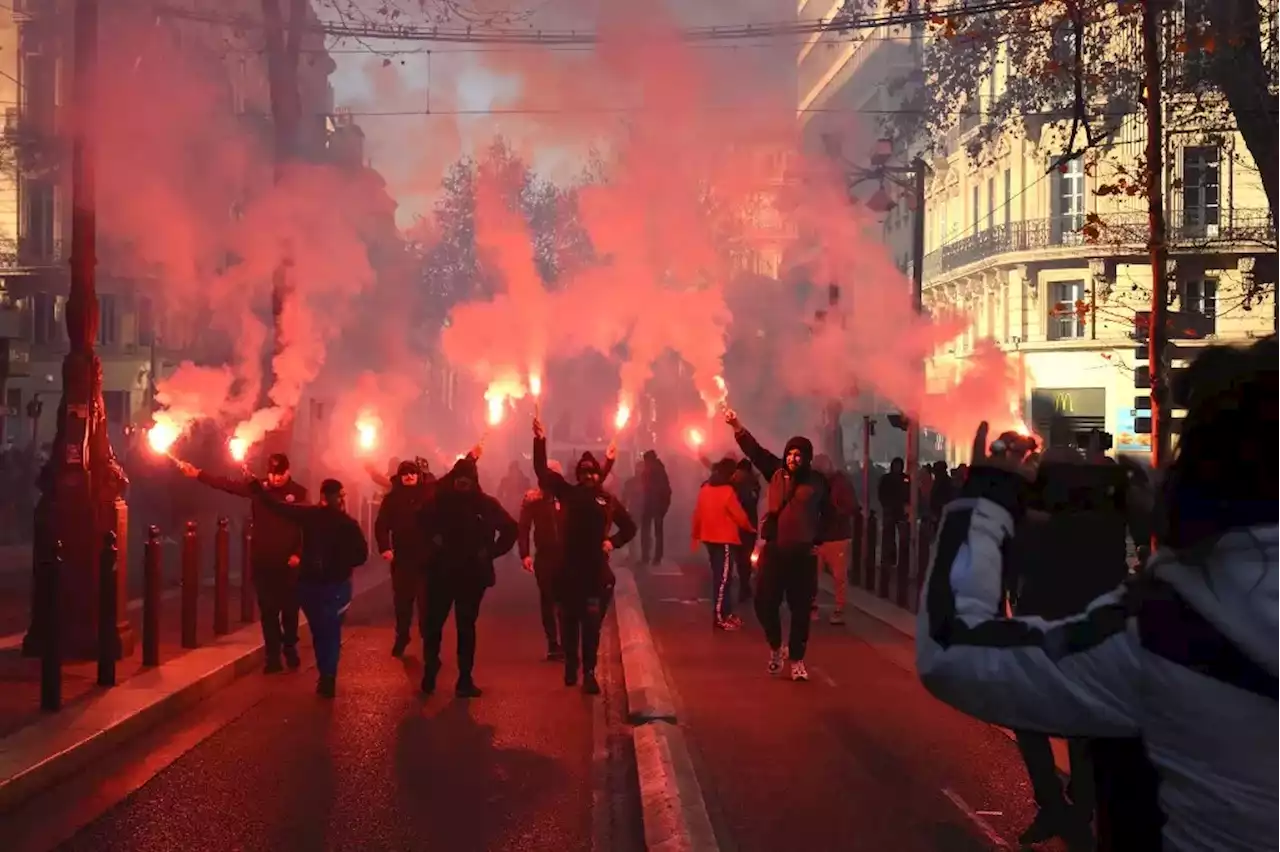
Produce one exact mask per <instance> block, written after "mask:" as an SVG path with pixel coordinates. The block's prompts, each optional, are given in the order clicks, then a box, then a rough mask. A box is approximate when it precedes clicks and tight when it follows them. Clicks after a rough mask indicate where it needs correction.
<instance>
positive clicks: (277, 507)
mask: <svg viewBox="0 0 1280 852" xmlns="http://www.w3.org/2000/svg"><path fill="white" fill-rule="evenodd" d="M251 487H252V488H253V489H254V491H255V493H259V494H263V495H264V499H263V501H262V505H263V507H264V508H265V509H266V510H267V511H269V512H274V513H275V514H278V515H280V516H281V517H283V518H287V519H288V520H290V521H292V522H293V523H295V524H297V525H298V527H300V528H301V530H302V557H301V559H300V560H299V565H298V599H299V600H300V601H301V603H302V610H303V612H305V613H306V615H307V626H308V627H309V628H310V629H311V644H312V647H313V648H314V650H315V655H316V670H317V671H318V672H319V677H318V678H317V680H316V692H317V693H319V694H320V695H322V696H324V697H325V698H333V697H334V695H335V694H336V692H337V682H338V654H339V652H340V650H341V648H342V621H343V618H344V617H345V616H346V612H347V608H348V607H349V606H351V573H352V572H353V571H355V569H356V568H358V567H359V566H361V565H363V564H364V563H365V561H366V560H367V559H368V558H369V543H368V541H366V540H365V537H364V532H363V531H362V530H361V529H360V524H359V522H357V521H356V519H355V518H353V517H351V516H350V515H348V514H347V492H346V489H345V488H343V486H342V483H341V482H339V481H338V480H336V479H326V480H325V481H324V482H322V483H320V502H319V503H318V504H317V505H314V506H308V505H302V504H298V503H287V502H282V501H279V500H277V499H276V498H275V497H274V496H272V495H270V494H269V493H268V492H267V488H266V487H265V486H264V485H263V484H262V483H261V482H259V481H258V480H256V479H255V480H253V482H252V486H251Z"/></svg>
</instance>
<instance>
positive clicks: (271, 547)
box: [196, 470, 307, 571]
mask: <svg viewBox="0 0 1280 852" xmlns="http://www.w3.org/2000/svg"><path fill="white" fill-rule="evenodd" d="M196 479H197V481H199V482H202V483H204V484H205V485H208V486H209V487H210V488H216V489H218V490H219V491H225V492H226V493H228V494H234V495H236V496H237V497H248V498H250V499H251V500H252V501H253V502H252V503H250V509H249V517H250V518H251V519H252V520H253V541H252V542H251V544H250V548H251V549H250V555H251V557H252V558H253V567H254V570H255V571H273V570H281V571H283V570H286V569H287V568H288V563H289V557H291V556H297V555H300V554H301V553H302V529H301V527H299V526H298V524H297V522H296V521H294V520H292V519H290V518H288V517H285V516H284V515H281V514H280V513H279V512H273V511H271V510H270V508H269V507H267V506H266V505H265V501H267V500H274V501H276V502H279V503H286V504H298V505H301V504H303V503H306V502H307V489H305V488H303V487H302V486H301V485H299V484H298V483H297V482H296V481H294V480H293V479H290V480H289V481H288V482H286V483H284V484H283V485H281V486H280V487H279V488H273V487H272V486H270V485H268V484H266V483H265V482H261V481H259V480H256V479H231V478H229V477H226V476H218V475H217V474H212V473H206V472H205V471H203V470H202V471H200V475H199V476H198V477H197V478H196Z"/></svg>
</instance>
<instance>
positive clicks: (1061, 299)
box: [1048, 281, 1085, 340]
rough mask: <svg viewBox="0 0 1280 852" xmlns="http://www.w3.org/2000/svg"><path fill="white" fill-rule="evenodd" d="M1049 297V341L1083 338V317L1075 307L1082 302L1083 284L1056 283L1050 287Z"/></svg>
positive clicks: (1070, 282) (1081, 282)
mask: <svg viewBox="0 0 1280 852" xmlns="http://www.w3.org/2000/svg"><path fill="white" fill-rule="evenodd" d="M1049 297H1050V298H1049V326H1048V331H1049V335H1048V336H1049V339H1050V340H1075V339H1078V338H1081V337H1084V335H1085V321H1084V315H1083V314H1082V313H1081V312H1079V311H1077V310H1076V308H1077V305H1078V304H1079V303H1080V302H1083V301H1084V282H1083V281H1056V282H1054V283H1053V284H1052V285H1050V288H1049Z"/></svg>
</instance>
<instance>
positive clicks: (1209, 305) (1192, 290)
mask: <svg viewBox="0 0 1280 852" xmlns="http://www.w3.org/2000/svg"><path fill="white" fill-rule="evenodd" d="M1178 289H1179V291H1180V292H1179V293H1178V301H1179V302H1180V307H1181V309H1182V310H1184V311H1187V312H1188V313H1193V314H1200V315H1201V316H1205V317H1209V318H1213V317H1216V316H1217V315H1218V279H1217V278H1192V279H1190V280H1188V281H1183V282H1182V285H1181V286H1180V287H1179V288H1178Z"/></svg>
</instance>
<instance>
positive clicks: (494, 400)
mask: <svg viewBox="0 0 1280 852" xmlns="http://www.w3.org/2000/svg"><path fill="white" fill-rule="evenodd" d="M486 402H487V403H488V406H489V415H488V421H489V425H490V426H497V425H498V424H499V423H501V422H502V414H503V408H504V403H505V402H506V400H505V399H503V398H502V397H501V396H498V395H494V396H491V397H489V398H488V399H487V400H486Z"/></svg>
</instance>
